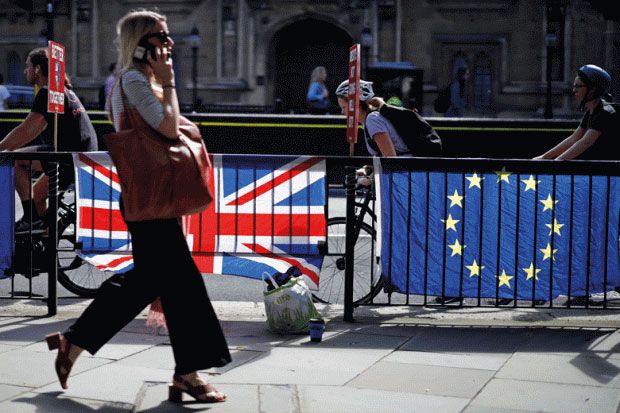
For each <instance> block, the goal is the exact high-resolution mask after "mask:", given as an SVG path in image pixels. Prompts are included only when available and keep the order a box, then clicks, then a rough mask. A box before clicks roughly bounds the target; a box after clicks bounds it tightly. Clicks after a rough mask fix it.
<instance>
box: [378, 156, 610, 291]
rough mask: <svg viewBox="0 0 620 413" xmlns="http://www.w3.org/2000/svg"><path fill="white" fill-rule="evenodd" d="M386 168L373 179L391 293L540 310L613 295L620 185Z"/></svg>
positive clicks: (592, 179)
mask: <svg viewBox="0 0 620 413" xmlns="http://www.w3.org/2000/svg"><path fill="white" fill-rule="evenodd" d="M393 165H394V164H393V163H389V162H383V163H382V169H383V171H382V173H381V177H380V185H381V189H380V194H381V219H382V222H381V228H382V238H381V265H382V273H383V277H384V278H385V280H386V282H387V284H388V287H387V288H388V289H390V290H391V291H395V292H400V293H409V294H425V293H426V294H427V295H435V296H442V295H445V296H451V297H492V298H509V299H515V298H516V299H520V300H544V301H546V300H552V299H554V298H556V297H558V296H560V295H565V296H569V294H570V296H573V297H574V296H585V295H589V294H594V293H600V292H603V291H605V290H612V289H613V288H614V287H615V286H620V271H619V260H618V217H619V215H620V191H619V184H620V181H619V179H620V178H619V177H617V176H612V177H607V176H583V175H568V174H567V175H557V174H556V175H542V174H538V175H536V174H523V173H521V174H516V173H512V172H510V171H509V170H506V168H505V167H503V168H498V169H500V170H497V171H493V172H488V173H487V172H485V173H477V172H475V171H471V172H467V173H453V172H445V173H444V172H420V171H407V170H403V168H402V167H400V168H396V167H394V166H393Z"/></svg>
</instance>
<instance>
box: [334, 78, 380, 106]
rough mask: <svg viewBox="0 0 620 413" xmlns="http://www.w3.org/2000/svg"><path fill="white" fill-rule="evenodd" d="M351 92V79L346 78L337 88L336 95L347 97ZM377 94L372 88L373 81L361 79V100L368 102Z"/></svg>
mask: <svg viewBox="0 0 620 413" xmlns="http://www.w3.org/2000/svg"><path fill="white" fill-rule="evenodd" d="M348 94H349V81H348V80H345V81H343V82H342V83H340V84H339V85H338V87H337V88H336V96H337V97H339V98H343V99H346V98H347V96H348ZM374 96H375V92H374V91H373V90H372V82H367V81H365V80H360V100H361V101H364V102H366V101H367V100H368V99H371V98H373V97H374Z"/></svg>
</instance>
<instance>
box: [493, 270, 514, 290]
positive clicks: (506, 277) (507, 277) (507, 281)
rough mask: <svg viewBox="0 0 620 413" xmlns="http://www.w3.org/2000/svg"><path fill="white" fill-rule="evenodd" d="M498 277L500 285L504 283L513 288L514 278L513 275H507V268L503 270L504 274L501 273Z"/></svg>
mask: <svg viewBox="0 0 620 413" xmlns="http://www.w3.org/2000/svg"><path fill="white" fill-rule="evenodd" d="M496 278H498V279H499V286H500V287H501V286H502V285H505V286H506V287H508V288H512V287H511V286H510V280H512V279H513V278H515V277H513V276H512V275H507V274H506V270H502V275H500V276H499V277H497V276H496Z"/></svg>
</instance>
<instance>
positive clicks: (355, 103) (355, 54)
mask: <svg viewBox="0 0 620 413" xmlns="http://www.w3.org/2000/svg"><path fill="white" fill-rule="evenodd" d="M360 59H361V53H360V45H359V43H356V44H354V45H353V46H351V47H350V48H349V92H348V94H347V142H349V144H351V149H352V148H353V145H354V144H356V143H357V132H358V126H357V122H358V120H359V113H360V67H361V66H360Z"/></svg>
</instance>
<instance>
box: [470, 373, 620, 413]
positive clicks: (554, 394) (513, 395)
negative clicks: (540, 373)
mask: <svg viewBox="0 0 620 413" xmlns="http://www.w3.org/2000/svg"><path fill="white" fill-rule="evenodd" d="M619 402H620V392H619V391H618V390H617V389H612V388H605V387H592V386H586V385H583V384H582V385H570V384H558V383H541V382H534V381H521V380H506V379H493V380H491V381H490V382H489V383H488V384H487V385H486V386H485V387H484V389H483V390H482V391H481V392H480V394H478V395H477V396H476V397H475V398H474V400H473V401H472V402H471V404H470V407H471V411H477V410H474V408H477V407H487V408H492V409H495V408H498V409H514V410H518V411H537V412H541V411H543V412H559V413H571V412H575V413H583V412H596V413H616V411H617V410H616V409H617V408H618V407H619V405H618V403H619ZM466 411H468V412H469V411H470V410H466ZM493 411H496V410H493Z"/></svg>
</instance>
